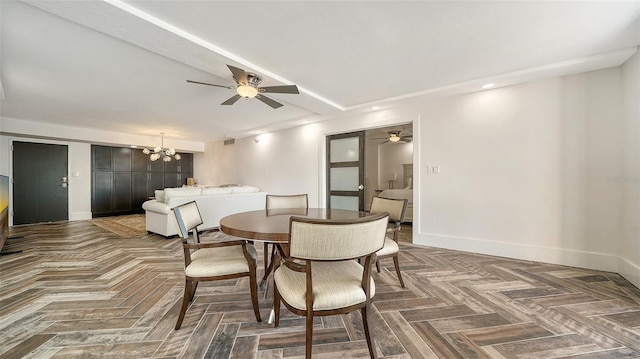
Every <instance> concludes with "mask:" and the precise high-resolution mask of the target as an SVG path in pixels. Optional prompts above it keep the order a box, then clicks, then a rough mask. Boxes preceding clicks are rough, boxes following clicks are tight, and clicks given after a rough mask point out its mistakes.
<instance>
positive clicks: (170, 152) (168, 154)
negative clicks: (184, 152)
mask: <svg viewBox="0 0 640 359" xmlns="http://www.w3.org/2000/svg"><path fill="white" fill-rule="evenodd" d="M160 136H162V142H161V144H160V147H155V148H154V149H153V150H150V149H148V148H145V149H144V150H142V153H144V154H145V155H148V154H151V156H149V159H150V160H151V161H157V160H159V159H160V158H162V160H163V161H165V162H170V161H171V158H172V157H173V158H175V159H176V161H177V160H179V159H180V154H179V153H176V150H175V149H174V148H165V147H164V132H160Z"/></svg>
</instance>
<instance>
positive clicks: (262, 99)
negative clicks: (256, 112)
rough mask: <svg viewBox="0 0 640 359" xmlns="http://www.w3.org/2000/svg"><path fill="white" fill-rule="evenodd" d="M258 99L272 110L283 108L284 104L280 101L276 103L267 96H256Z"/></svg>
mask: <svg viewBox="0 0 640 359" xmlns="http://www.w3.org/2000/svg"><path fill="white" fill-rule="evenodd" d="M256 98H257V99H258V100H260V101H262V102H264V103H266V104H267V105H269V106H271V108H274V109H275V108H279V107H282V104H281V103H280V102H278V101H275V100H273V99H270V98H268V97H267V96H264V95H258V96H256Z"/></svg>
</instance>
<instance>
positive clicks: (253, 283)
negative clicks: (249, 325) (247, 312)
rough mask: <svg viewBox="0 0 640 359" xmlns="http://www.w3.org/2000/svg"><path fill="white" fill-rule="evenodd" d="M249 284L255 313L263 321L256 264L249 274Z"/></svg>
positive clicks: (258, 319)
mask: <svg viewBox="0 0 640 359" xmlns="http://www.w3.org/2000/svg"><path fill="white" fill-rule="evenodd" d="M249 286H250V287H251V303H252V304H253V313H254V314H255V315H256V320H257V321H258V322H261V321H262V318H260V306H259V305H258V281H257V280H256V271H255V265H254V266H253V271H252V272H251V273H250V274H249Z"/></svg>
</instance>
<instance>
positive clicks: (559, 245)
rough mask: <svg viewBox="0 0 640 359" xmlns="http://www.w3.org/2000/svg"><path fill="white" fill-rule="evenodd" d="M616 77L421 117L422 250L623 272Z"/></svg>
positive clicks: (484, 96) (481, 99) (587, 78)
mask: <svg viewBox="0 0 640 359" xmlns="http://www.w3.org/2000/svg"><path fill="white" fill-rule="evenodd" d="M620 99H621V81H620V69H619V68H614V69H607V70H601V71H595V72H589V73H585V74H579V75H574V76H568V77H562V78H554V79H550V80H545V81H538V82H533V83H528V84H524V85H519V86H512V87H507V88H502V89H496V90H492V91H485V92H478V93H474V94H470V95H463V96H456V97H451V98H447V99H443V100H438V101H433V102H431V103H428V104H425V105H424V106H423V108H422V109H423V116H424V118H425V121H424V123H423V124H422V129H421V132H420V137H421V142H422V143H423V148H422V150H421V152H422V154H423V155H424V157H425V162H423V163H427V164H430V165H439V166H440V168H441V173H440V174H426V173H425V168H426V167H425V166H423V167H422V173H421V175H422V176H421V178H422V181H421V183H420V186H421V189H422V192H421V193H422V195H421V198H420V211H421V215H420V220H419V232H420V233H419V235H418V238H414V243H421V244H425V245H433V246H441V247H448V248H455V249H461V250H466V251H472V252H481V253H489V254H495V255H501V256H508V257H515V258H524V259H532V260H539V261H544V262H551V263H562V264H569V265H576V266H582V267H591V268H599V269H605V270H613V271H615V270H616V269H617V264H616V262H617V257H616V256H617V242H618V239H619V238H620V235H621V231H620V230H621V228H620V218H621V189H620V186H618V185H616V184H613V183H610V182H609V181H607V178H608V176H610V174H611V173H619V172H620V170H621V145H620V143H621V134H622V121H621V111H620Z"/></svg>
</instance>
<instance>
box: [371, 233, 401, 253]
mask: <svg viewBox="0 0 640 359" xmlns="http://www.w3.org/2000/svg"><path fill="white" fill-rule="evenodd" d="M399 251H400V248H399V247H398V243H396V241H394V240H393V239H391V238H385V239H384V247H382V249H381V250H379V251H377V252H376V255H378V256H379V257H383V256H388V255H392V254H396V253H398V252H399Z"/></svg>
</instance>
